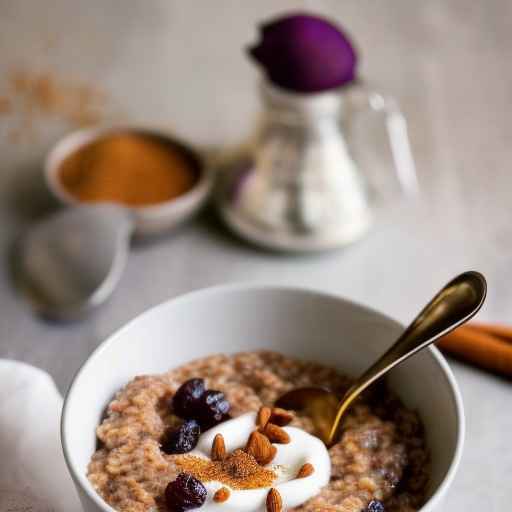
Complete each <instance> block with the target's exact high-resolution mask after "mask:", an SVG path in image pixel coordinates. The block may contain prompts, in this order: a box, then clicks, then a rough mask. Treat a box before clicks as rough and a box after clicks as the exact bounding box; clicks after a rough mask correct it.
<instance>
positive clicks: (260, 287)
mask: <svg viewBox="0 0 512 512" xmlns="http://www.w3.org/2000/svg"><path fill="white" fill-rule="evenodd" d="M241 291H242V292H252V291H274V292H275V291H281V292H285V293H289V292H292V293H297V292H298V293H306V294H309V295H312V296H318V297H323V298H327V299H332V300H337V301H339V302H344V303H345V304H348V305H351V306H355V307H357V308H358V309H360V310H361V311H363V312H365V313H367V314H370V315H373V316H374V317H378V318H380V319H381V320H384V321H386V322H390V323H394V324H395V325H396V326H398V327H400V328H402V329H403V328H404V326H403V325H402V324H401V323H400V322H398V321H397V320H395V319H393V318H391V317H390V316H388V315H386V314H384V313H381V312H379V311H377V310H375V309H373V308H371V307H369V306H365V305H363V304H360V303H358V302H356V301H353V300H350V299H347V298H345V297H343V296H341V295H338V294H336V293H332V292H326V291H322V290H319V289H318V288H314V287H303V286H289V285H280V284H265V283H234V284H224V285H216V286H211V287H207V288H201V289H198V290H193V291H190V292H187V293H184V294H180V295H177V296H176V297H174V298H171V299H168V300H166V301H164V302H161V303H159V304H157V305H155V306H152V307H150V308H149V309H146V310H144V311H143V312H141V313H140V314H138V315H136V316H135V317H134V318H132V319H131V320H129V321H128V322H127V323H125V324H123V325H122V326H121V327H120V328H118V329H116V330H115V331H114V332H112V333H111V334H110V335H108V336H107V338H106V339H105V340H104V341H102V342H101V343H100V344H99V345H98V346H97V347H96V349H94V350H93V352H92V353H91V354H90V355H89V356H88V357H87V359H86V360H85V361H84V362H83V363H82V365H81V366H80V368H79V369H78V370H77V372H76V373H75V375H74V377H73V379H72V381H71V384H70V386H69V388H68V390H67V392H66V394H65V397H64V404H63V407H62V413H61V421H60V437H61V447H62V451H63V454H64V459H65V461H66V466H67V468H68V471H69V473H70V475H71V477H72V479H73V481H74V482H75V485H77V486H78V487H79V489H80V490H81V491H82V492H83V493H85V494H86V495H87V497H88V498H90V499H91V500H92V501H93V502H94V503H95V504H96V505H97V506H98V507H99V509H100V510H103V511H104V512H116V510H115V509H114V508H113V507H111V506H110V505H109V504H108V503H107V502H106V501H104V500H103V498H102V497H101V496H100V495H99V494H98V493H97V492H96V491H95V490H94V488H93V487H92V485H91V483H90V482H89V480H88V479H87V476H86V475H85V474H82V473H81V472H80V471H79V470H78V469H77V468H76V467H75V466H74V463H73V461H72V458H71V447H70V446H69V444H68V439H67V417H68V406H69V402H70V400H71V398H72V395H73V392H74V390H75V388H76V386H77V385H78V381H79V379H80V377H81V375H82V373H83V372H84V371H85V370H86V369H87V368H88V367H89V365H91V364H92V363H93V360H94V359H96V358H97V357H100V356H101V354H102V352H104V351H105V350H106V348H107V347H108V346H110V345H111V344H112V343H113V342H115V340H116V339H117V338H118V337H120V336H121V335H122V334H123V333H124V332H125V331H128V330H129V329H130V328H131V327H132V324H134V323H136V322H138V321H140V320H142V319H143V318H145V317H146V316H150V315H152V314H155V312H156V311H158V310H159V309H163V308H165V307H168V306H169V305H171V304H176V303H180V302H186V301H191V300H194V298H195V297H198V296H203V297H204V296H208V295H216V294H219V293H234V292H241ZM426 350H427V351H428V352H429V353H430V356H431V357H432V358H433V359H434V361H435V362H436V363H437V364H438V365H439V366H440V368H441V370H442V373H443V376H444V379H445V382H446V384H447V385H448V388H449V391H450V395H451V401H452V405H453V408H454V410H455V418H456V443H455V449H454V452H453V456H452V460H451V462H450V464H449V467H448V470H447V471H446V474H445V475H444V478H443V480H442V481H441V483H440V484H439V486H438V487H437V489H435V490H434V492H433V494H432V496H431V497H430V498H429V499H428V501H426V502H425V504H424V505H423V506H422V507H421V509H419V511H418V512H433V511H434V509H435V507H436V506H437V505H438V504H439V503H440V501H441V500H442V498H443V497H444V496H445V494H446V492H447V490H448V489H449V487H450V485H451V484H452V482H453V480H454V478H455V474H456V472H457V469H458V467H459V465H460V461H461V458H462V452H463V447H464V441H465V436H466V423H465V414H464V406H463V402H462V395H461V392H460V389H459V385H458V384H457V381H456V379H455V376H454V374H453V372H452V370H451V368H450V366H449V365H448V362H447V361H446V359H445V358H444V356H443V355H442V354H441V352H440V351H439V350H438V349H437V348H436V347H435V346H433V345H431V346H430V347H427V349H426Z"/></svg>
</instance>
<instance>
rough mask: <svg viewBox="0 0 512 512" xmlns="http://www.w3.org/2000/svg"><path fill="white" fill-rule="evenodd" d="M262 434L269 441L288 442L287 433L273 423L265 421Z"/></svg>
mask: <svg viewBox="0 0 512 512" xmlns="http://www.w3.org/2000/svg"><path fill="white" fill-rule="evenodd" d="M263 434H265V435H266V436H267V437H268V439H269V441H270V442H271V443H278V444H288V443H289V442H290V436H289V435H288V433H287V432H286V431H285V430H283V429H282V428H281V427H279V426H277V425H274V424H273V423H267V424H266V425H265V428H264V429H263Z"/></svg>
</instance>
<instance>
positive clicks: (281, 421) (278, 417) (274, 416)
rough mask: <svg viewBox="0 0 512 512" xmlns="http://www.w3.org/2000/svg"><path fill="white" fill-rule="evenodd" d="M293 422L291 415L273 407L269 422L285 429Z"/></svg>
mask: <svg viewBox="0 0 512 512" xmlns="http://www.w3.org/2000/svg"><path fill="white" fill-rule="evenodd" d="M292 420H293V414H292V413H291V412H290V411H287V410H286V409H281V408H280V407H274V408H273V409H272V412H271V414H270V422H271V423H273V424H274V425H278V426H280V427H285V426H286V425H288V423H290V422H291V421H292Z"/></svg>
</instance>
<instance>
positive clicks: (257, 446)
mask: <svg viewBox="0 0 512 512" xmlns="http://www.w3.org/2000/svg"><path fill="white" fill-rule="evenodd" d="M273 448H274V449H275V447H274V446H272V444H270V441H269V440H268V438H267V437H266V436H264V435H263V434H260V433H259V432H252V433H251V435H250V436H249V439H248V441H247V444H246V445H245V451H246V453H248V454H249V455H252V456H253V457H254V458H255V459H256V461H257V462H258V464H261V465H263V466H264V465H265V464H269V463H270V462H271V461H272V459H273V458H274V455H275V451H274V450H273Z"/></svg>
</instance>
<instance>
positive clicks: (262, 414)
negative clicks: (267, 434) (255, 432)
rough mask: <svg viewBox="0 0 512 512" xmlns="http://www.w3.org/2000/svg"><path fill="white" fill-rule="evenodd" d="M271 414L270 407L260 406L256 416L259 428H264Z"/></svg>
mask: <svg viewBox="0 0 512 512" xmlns="http://www.w3.org/2000/svg"><path fill="white" fill-rule="evenodd" d="M271 414H272V409H271V408H270V407H266V406H263V407H260V410H259V411H258V415H257V416H256V425H258V427H259V428H265V425H266V424H267V423H268V420H269V418H270V415H271Z"/></svg>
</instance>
